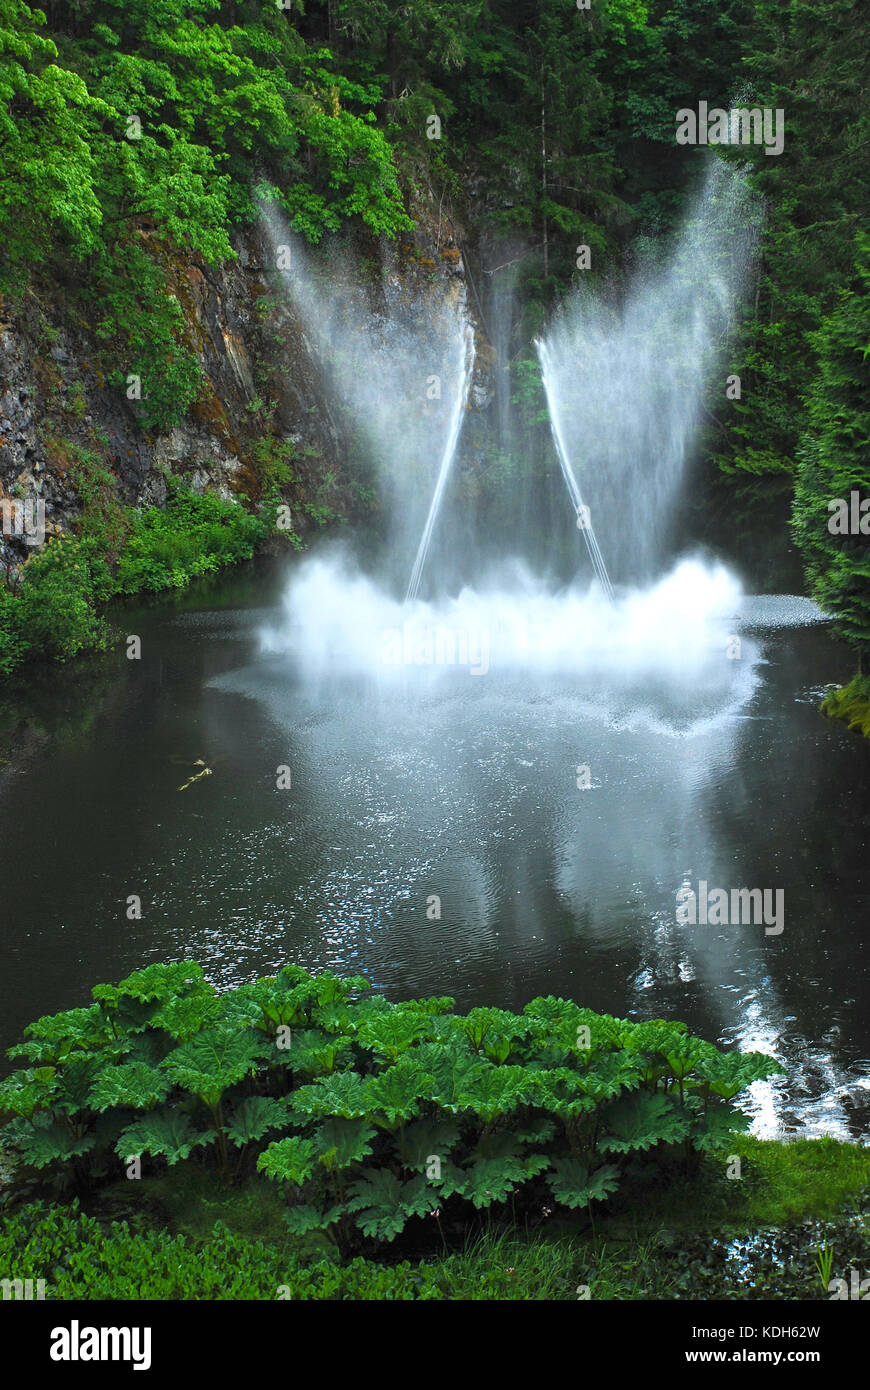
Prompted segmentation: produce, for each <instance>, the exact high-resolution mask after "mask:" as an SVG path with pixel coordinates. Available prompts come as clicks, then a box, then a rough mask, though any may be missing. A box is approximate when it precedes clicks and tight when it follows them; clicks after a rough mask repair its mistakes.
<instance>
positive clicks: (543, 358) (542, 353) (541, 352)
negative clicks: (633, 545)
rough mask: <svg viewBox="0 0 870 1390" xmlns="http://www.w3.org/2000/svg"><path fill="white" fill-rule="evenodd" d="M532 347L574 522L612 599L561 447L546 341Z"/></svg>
mask: <svg viewBox="0 0 870 1390" xmlns="http://www.w3.org/2000/svg"><path fill="white" fill-rule="evenodd" d="M535 347H536V349H537V352H538V359H539V361H540V363H541V377H542V380H543V383H544V390H545V392H546V394H547V400H548V402H549V406H550V427H551V429H552V431H553V440H554V441H555V445H556V453H557V454H558V456H559V465H560V467H561V469H562V476H563V478H564V479H565V483H566V484H567V487H568V495H569V496H570V498H571V502H572V505H573V507H574V511H575V512H576V513H577V524H578V526H579V527H580V530H581V531H582V532H583V539H584V540H585V542H586V549H587V550H588V551H589V558H590V560H591V561H592V568H593V569H594V571H595V575H596V578H597V579H598V582H599V584H600V585H601V588H602V589H603V591H604V593H605V595H606V596H607V598H608V599H610V600H611V601H612V599H613V585H612V584H611V582H610V575H609V574H608V573H607V566H606V564H605V563H604V556H603V555H602V554H601V547H600V546H599V544H598V538H597V536H596V535H595V530H594V527H593V526H592V513H591V511H590V510H589V508H588V507H587V506H586V505H585V503H584V501H583V498H582V496H581V494H580V487H579V484H578V482H577V479H576V477H575V476H574V470H573V468H572V467H571V461H570V459H569V458H568V450H567V448H566V446H565V434H564V429H563V425H562V417H561V414H560V412H559V407H558V396H557V393H556V390H555V386H554V385H553V379H554V370H553V366H552V362H551V358H550V351H549V349H548V347H547V345H546V343H542V342H541V341H540V340H539V339H537V338H536V339H535Z"/></svg>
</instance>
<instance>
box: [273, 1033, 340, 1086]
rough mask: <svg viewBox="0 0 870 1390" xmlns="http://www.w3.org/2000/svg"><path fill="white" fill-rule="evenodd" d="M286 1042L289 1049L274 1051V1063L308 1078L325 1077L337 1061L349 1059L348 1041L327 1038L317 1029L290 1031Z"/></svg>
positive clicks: (333, 1068) (326, 1035) (338, 1038)
mask: <svg viewBox="0 0 870 1390" xmlns="http://www.w3.org/2000/svg"><path fill="white" fill-rule="evenodd" d="M289 1042H290V1046H289V1047H282V1048H278V1050H277V1052H276V1059H277V1060H278V1061H280V1062H283V1063H284V1065H285V1066H288V1067H290V1069H291V1071H294V1072H300V1073H304V1074H307V1075H308V1076H323V1075H328V1074H329V1073H330V1072H332V1071H334V1070H335V1067H336V1063H337V1062H338V1061H339V1060H340V1059H342V1058H347V1059H349V1057H350V1051H351V1044H350V1040H349V1039H348V1038H341V1037H331V1036H330V1035H329V1034H328V1033H325V1032H324V1031H323V1030H322V1029H321V1028H299V1029H291V1032H290V1038H289Z"/></svg>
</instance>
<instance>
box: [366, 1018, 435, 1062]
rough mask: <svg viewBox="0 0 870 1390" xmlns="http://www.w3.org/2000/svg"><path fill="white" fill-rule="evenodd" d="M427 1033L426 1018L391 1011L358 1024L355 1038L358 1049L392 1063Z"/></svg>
mask: <svg viewBox="0 0 870 1390" xmlns="http://www.w3.org/2000/svg"><path fill="white" fill-rule="evenodd" d="M427 1032H428V1019H427V1018H425V1017H419V1016H417V1015H414V1014H408V1013H405V1012H403V1011H402V1010H400V1009H391V1010H390V1012H389V1013H387V1014H381V1015H375V1017H374V1018H370V1019H368V1020H367V1021H365V1022H363V1023H360V1025H359V1028H358V1029H357V1035H356V1036H357V1042H358V1043H359V1045H360V1047H364V1048H366V1049H367V1050H368V1051H369V1052H373V1053H374V1054H375V1056H376V1057H384V1058H386V1059H387V1060H388V1061H391V1062H392V1061H395V1059H396V1058H398V1057H401V1055H402V1053H403V1052H407V1051H408V1048H409V1047H411V1046H412V1044H414V1043H415V1042H417V1041H419V1040H420V1039H421V1038H423V1037H425V1036H426V1033H427Z"/></svg>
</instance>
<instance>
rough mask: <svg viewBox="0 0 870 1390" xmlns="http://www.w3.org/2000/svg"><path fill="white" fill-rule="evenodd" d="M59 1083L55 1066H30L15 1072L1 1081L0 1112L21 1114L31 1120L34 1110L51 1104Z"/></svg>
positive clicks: (43, 1108)
mask: <svg viewBox="0 0 870 1390" xmlns="http://www.w3.org/2000/svg"><path fill="white" fill-rule="evenodd" d="M59 1085H60V1077H59V1076H58V1074H57V1069H56V1068H55V1067H29V1068H27V1069H26V1070H24V1071H16V1072H13V1073H12V1075H11V1076H7V1077H6V1079H5V1080H4V1081H0V1114H4V1115H20V1116H22V1117H23V1118H24V1119H26V1120H29V1119H30V1117H31V1115H32V1114H33V1113H34V1111H36V1110H45V1109H47V1108H48V1107H49V1106H51V1104H52V1100H53V1097H54V1096H55V1095H56V1094H57V1091H58V1088H59Z"/></svg>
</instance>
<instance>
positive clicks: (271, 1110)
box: [224, 1096, 287, 1149]
mask: <svg viewBox="0 0 870 1390" xmlns="http://www.w3.org/2000/svg"><path fill="white" fill-rule="evenodd" d="M286 1124H287V1102H286V1101H285V1100H274V1099H273V1098H272V1097H271V1096H245V1098H244V1100H240V1101H239V1103H238V1105H234V1106H233V1109H232V1112H231V1113H230V1114H229V1115H228V1116H227V1119H226V1121H225V1122H224V1130H225V1132H226V1136H227V1138H228V1139H229V1141H230V1143H231V1144H235V1146H236V1148H239V1149H241V1148H243V1147H244V1146H245V1144H252V1143H255V1142H256V1140H257V1139H262V1137H263V1135H264V1134H266V1133H268V1131H269V1130H270V1129H280V1128H281V1126H282V1125H286Z"/></svg>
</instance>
